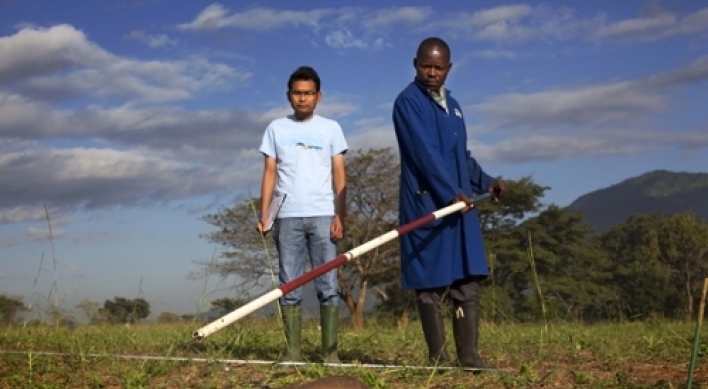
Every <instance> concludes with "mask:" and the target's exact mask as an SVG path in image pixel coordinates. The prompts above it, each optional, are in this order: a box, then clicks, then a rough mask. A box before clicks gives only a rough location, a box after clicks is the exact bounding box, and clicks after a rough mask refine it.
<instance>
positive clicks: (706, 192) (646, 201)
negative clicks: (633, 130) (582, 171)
mask: <svg viewBox="0 0 708 389" xmlns="http://www.w3.org/2000/svg"><path fill="white" fill-rule="evenodd" d="M568 210H570V211H581V212H583V213H584V214H585V218H586V220H587V221H588V222H590V224H592V225H593V226H595V229H596V231H597V232H604V231H606V230H607V229H609V228H610V227H612V226H614V225H617V224H621V223H624V222H625V221H627V219H628V218H629V216H630V215H631V214H633V213H644V214H652V213H679V212H684V211H688V210H692V211H693V212H694V213H695V215H696V218H700V219H704V220H708V173H687V172H671V171H667V170H654V171H651V172H648V173H645V174H642V175H640V176H637V177H632V178H629V179H626V180H624V181H622V182H620V183H618V184H615V185H612V186H609V187H607V188H603V189H600V190H596V191H594V192H590V193H588V194H585V195H583V196H580V197H578V199H576V200H575V201H573V202H572V203H571V204H570V205H569V206H568Z"/></svg>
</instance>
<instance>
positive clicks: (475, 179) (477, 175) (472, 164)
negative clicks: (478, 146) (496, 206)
mask: <svg viewBox="0 0 708 389" xmlns="http://www.w3.org/2000/svg"><path fill="white" fill-rule="evenodd" d="M467 171H468V173H469V175H470V184H471V186H472V192H474V193H477V194H480V193H487V191H488V190H489V185H491V183H492V182H493V181H494V177H492V176H490V175H489V174H487V173H485V172H484V170H482V166H480V165H479V163H477V160H476V159H474V157H473V156H472V154H471V153H470V151H469V150H467Z"/></svg>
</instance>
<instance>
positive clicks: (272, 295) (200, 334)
mask: <svg viewBox="0 0 708 389" xmlns="http://www.w3.org/2000/svg"><path fill="white" fill-rule="evenodd" d="M489 197H490V194H489V193H484V194H482V195H479V196H477V197H473V198H472V201H473V202H475V201H480V200H486V199H487V198H489ZM464 208H465V203H464V202H458V203H455V204H452V205H449V206H447V207H445V208H441V209H439V210H437V211H435V212H432V213H429V214H428V215H425V216H423V217H421V218H419V219H416V220H414V221H412V222H410V223H407V224H404V225H402V226H399V227H398V228H396V229H394V230H391V231H389V232H387V233H385V234H383V235H381V236H379V237H377V238H374V239H372V240H370V241H368V242H366V243H364V244H362V245H360V246H357V247H355V248H353V249H351V250H349V251H347V252H346V253H344V254H342V255H339V256H338V257H336V258H335V259H333V260H331V261H329V262H327V263H325V264H324V265H322V266H319V267H316V268H314V269H312V270H310V271H309V272H307V273H305V274H303V275H301V276H300V277H297V278H295V279H294V280H292V281H290V282H287V283H285V284H283V285H281V286H280V287H279V288H277V289H273V290H271V291H270V292H268V293H266V294H264V295H262V296H261V297H258V298H256V299H255V300H253V301H251V302H250V303H248V304H246V305H244V306H242V307H239V308H237V309H236V310H234V311H232V312H231V313H228V314H226V315H225V316H222V317H221V318H219V319H216V320H214V321H213V322H211V323H209V324H207V325H206V326H204V327H202V328H200V329H198V330H196V331H194V333H193V334H192V339H193V340H202V339H204V338H206V337H207V336H209V335H211V334H213V333H215V332H217V331H219V330H221V329H223V328H225V327H227V326H229V325H231V324H233V323H234V322H236V321H238V320H240V319H242V318H244V317H246V316H247V315H249V314H251V313H253V312H254V311H256V310H258V309H260V308H263V307H264V306H266V305H268V304H270V303H271V302H273V301H275V300H277V299H279V298H281V297H283V296H285V295H286V294H288V293H290V292H292V291H293V290H295V289H297V288H299V287H301V286H303V285H305V284H306V283H308V282H310V281H312V280H314V279H315V278H317V277H319V276H321V275H322V274H325V273H327V272H328V271H330V270H333V269H336V268H338V267H339V266H342V265H343V264H345V263H347V262H349V261H351V260H352V259H354V258H356V257H358V256H360V255H362V254H364V253H366V252H368V251H370V250H372V249H374V248H376V247H379V246H381V245H382V244H384V243H386V242H388V241H391V240H393V239H395V238H398V237H399V236H401V235H405V234H407V233H409V232H411V231H413V230H415V229H417V228H420V227H422V226H424V225H425V224H428V223H430V222H432V221H434V220H437V219H440V218H442V217H445V216H447V215H449V214H452V213H454V212H458V211H461V210H462V209H464Z"/></svg>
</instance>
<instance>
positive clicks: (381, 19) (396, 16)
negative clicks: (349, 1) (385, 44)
mask: <svg viewBox="0 0 708 389" xmlns="http://www.w3.org/2000/svg"><path fill="white" fill-rule="evenodd" d="M432 14H433V11H432V10H431V9H430V7H396V8H385V9H382V10H379V11H376V12H375V13H374V14H373V15H368V16H366V17H364V18H363V19H364V20H363V22H362V23H363V25H364V26H365V27H368V28H380V27H391V26H396V25H411V24H416V23H421V22H423V21H425V20H426V19H428V18H429V17H430V16H431V15H432Z"/></svg>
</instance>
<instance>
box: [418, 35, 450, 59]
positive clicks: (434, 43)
mask: <svg viewBox="0 0 708 389" xmlns="http://www.w3.org/2000/svg"><path fill="white" fill-rule="evenodd" d="M432 48H439V49H442V50H444V51H445V52H447V57H448V58H452V53H450V46H448V45H447V42H445V41H444V40H442V39H441V38H438V37H436V36H432V37H430V38H425V39H423V41H422V42H420V44H419V45H418V51H417V52H416V58H420V57H421V56H422V55H424V54H425V53H424V52H425V51H427V50H430V49H432Z"/></svg>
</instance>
